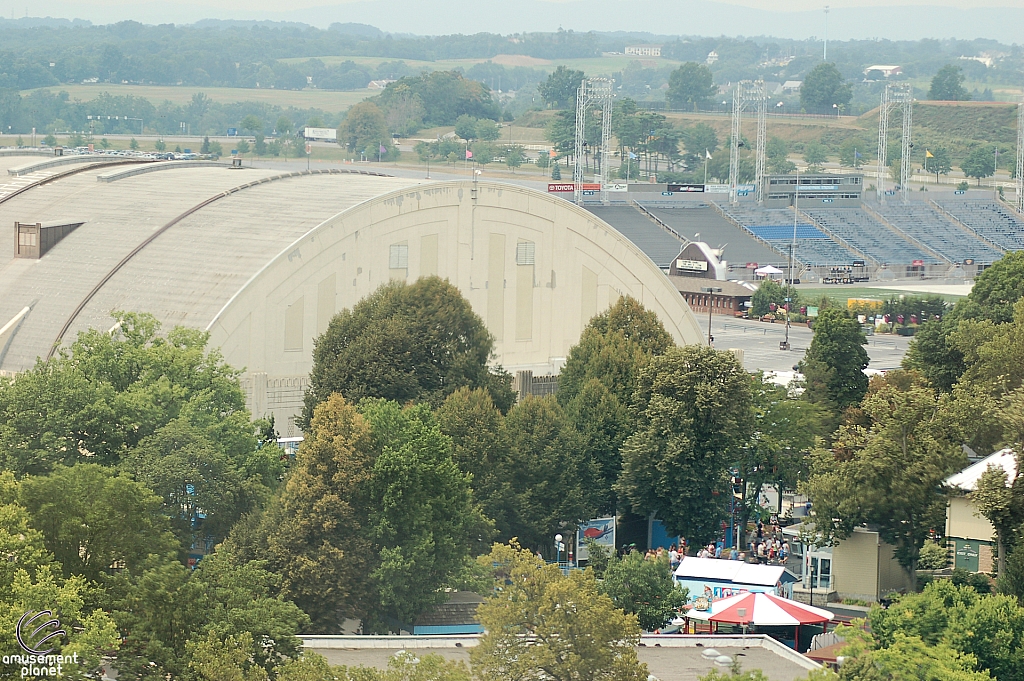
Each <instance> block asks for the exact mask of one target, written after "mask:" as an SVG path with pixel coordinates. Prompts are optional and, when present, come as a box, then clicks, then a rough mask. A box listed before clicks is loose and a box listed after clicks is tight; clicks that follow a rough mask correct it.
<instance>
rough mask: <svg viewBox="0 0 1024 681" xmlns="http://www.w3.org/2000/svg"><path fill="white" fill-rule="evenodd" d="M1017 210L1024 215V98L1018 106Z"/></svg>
mask: <svg viewBox="0 0 1024 681" xmlns="http://www.w3.org/2000/svg"><path fill="white" fill-rule="evenodd" d="M1017 210H1018V211H1019V212H1021V213H1024V98H1022V99H1021V100H1020V103H1019V104H1018V105H1017Z"/></svg>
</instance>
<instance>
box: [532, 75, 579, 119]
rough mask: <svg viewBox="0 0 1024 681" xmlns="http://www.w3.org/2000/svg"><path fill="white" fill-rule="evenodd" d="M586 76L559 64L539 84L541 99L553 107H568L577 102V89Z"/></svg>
mask: <svg viewBox="0 0 1024 681" xmlns="http://www.w3.org/2000/svg"><path fill="white" fill-rule="evenodd" d="M584 78H586V76H585V75H584V74H583V72H582V71H574V70H572V69H570V68H568V67H566V66H564V65H560V66H558V67H557V68H556V69H555V70H554V71H552V72H551V74H550V75H549V76H548V78H547V80H545V81H544V82H543V83H541V84H540V85H538V86H537V92H538V93H539V94H540V96H541V99H543V100H544V101H545V102H547V103H548V105H550V106H551V108H553V109H567V108H569V107H571V106H573V105H574V104H575V103H576V91H577V90H579V88H580V84H581V83H582V82H583V79H584Z"/></svg>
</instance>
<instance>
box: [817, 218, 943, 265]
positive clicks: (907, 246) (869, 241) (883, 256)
mask: <svg viewBox="0 0 1024 681" xmlns="http://www.w3.org/2000/svg"><path fill="white" fill-rule="evenodd" d="M804 213H805V214H806V215H807V216H809V217H810V218H811V219H812V220H814V221H815V222H817V223H818V224H819V225H821V226H822V227H824V228H825V229H827V230H829V231H830V232H832V233H833V234H835V235H837V236H839V237H840V238H842V239H844V240H845V241H846V242H847V243H849V244H850V245H851V246H852V247H854V248H856V249H858V250H860V252H862V253H864V254H865V255H867V256H868V257H870V258H874V259H875V260H876V261H878V263H879V264H882V265H910V264H911V263H913V261H915V260H924V261H926V262H928V261H932V260H935V259H936V258H935V256H933V255H928V254H927V253H925V252H924V251H923V250H921V249H920V248H919V247H918V246H915V245H914V244H912V243H911V242H909V241H907V240H906V239H904V238H902V237H901V236H899V235H898V234H896V233H894V232H893V231H892V230H891V229H889V228H888V227H886V226H885V225H883V224H882V223H881V222H879V221H878V220H876V219H875V218H873V217H872V216H871V215H869V214H868V213H867V212H866V211H864V210H863V209H861V208H812V209H810V210H807V211H804Z"/></svg>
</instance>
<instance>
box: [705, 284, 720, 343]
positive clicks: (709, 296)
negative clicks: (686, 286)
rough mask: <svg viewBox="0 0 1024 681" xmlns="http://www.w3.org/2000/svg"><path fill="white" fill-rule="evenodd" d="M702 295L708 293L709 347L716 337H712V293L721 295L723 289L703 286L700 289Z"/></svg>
mask: <svg viewBox="0 0 1024 681" xmlns="http://www.w3.org/2000/svg"><path fill="white" fill-rule="evenodd" d="M700 291H701V293H707V294H709V295H708V347H711V344H712V343H714V342H715V337H714V336H712V335H711V295H710V294H712V293H721V292H722V289H720V288H717V287H714V286H702V287H701V289H700Z"/></svg>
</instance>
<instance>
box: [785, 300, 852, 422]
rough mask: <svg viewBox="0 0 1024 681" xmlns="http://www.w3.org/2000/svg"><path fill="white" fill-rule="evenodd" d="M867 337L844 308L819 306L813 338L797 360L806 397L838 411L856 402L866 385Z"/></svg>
mask: <svg viewBox="0 0 1024 681" xmlns="http://www.w3.org/2000/svg"><path fill="white" fill-rule="evenodd" d="M865 344H867V338H866V337H865V335H864V331H863V330H862V329H861V328H860V323H859V322H858V321H857V320H856V319H855V318H853V317H851V316H849V315H847V314H846V312H845V311H843V310H839V309H836V308H829V309H826V310H822V311H821V312H820V313H819V315H818V318H817V319H816V320H815V322H814V338H813V339H812V340H811V346H810V347H809V348H808V349H807V354H806V355H805V356H804V358H803V360H801V362H800V365H799V366H800V371H801V372H802V373H803V375H804V378H805V380H806V384H807V388H806V392H805V393H804V394H805V396H806V397H807V399H808V400H810V401H811V402H816V403H819V404H825V405H827V406H828V407H829V408H831V409H832V410H834V411H836V412H839V411H842V410H843V409H846V408H847V407H849V406H850V405H853V404H856V403H857V402H859V401H860V400H861V398H862V397H864V394H865V392H866V391H867V389H868V377H867V375H866V374H865V373H864V369H866V368H867V366H868V352H867V350H865V349H864V345H865Z"/></svg>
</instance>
